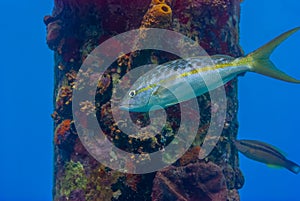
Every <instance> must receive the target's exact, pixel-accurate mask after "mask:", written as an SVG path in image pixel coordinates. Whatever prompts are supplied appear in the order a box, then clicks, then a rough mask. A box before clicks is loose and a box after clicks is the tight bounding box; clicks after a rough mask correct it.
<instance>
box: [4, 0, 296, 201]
mask: <svg viewBox="0 0 300 201" xmlns="http://www.w3.org/2000/svg"><path fill="white" fill-rule="evenodd" d="M52 7H53V4H52V1H51V0H50V1H34V0H27V1H19V2H17V1H1V3H0V9H1V12H0V19H1V20H0V27H1V31H0V38H1V50H0V51H1V68H0V70H1V79H0V84H1V86H2V87H1V92H2V93H1V98H0V106H1V115H0V129H1V130H0V133H1V139H0V159H1V163H0V201H50V200H52V198H51V191H52V185H53V184H52V165H53V146H52V135H53V134H52V133H53V132H52V129H53V128H52V119H51V118H50V114H51V113H52V111H53V108H52V90H53V53H52V52H51V51H50V50H49V49H48V47H47V46H46V43H45V35H46V32H45V25H44V24H43V22H42V19H43V16H44V15H46V14H49V13H50V12H51V10H52ZM296 26H300V1H298V0H290V1H283V0H264V1H260V0H245V1H244V2H243V3H242V16H241V24H240V28H241V29H240V36H241V45H242V47H243V49H244V50H245V52H246V53H248V52H250V51H252V50H254V49H256V48H257V47H259V46H261V45H262V44H264V43H265V42H267V41H269V40H270V39H272V38H273V37H275V36H277V35H278V34H280V33H282V32H284V31H286V30H288V29H290V28H293V27H296ZM299 58H300V33H297V34H295V35H294V36H292V37H291V38H290V39H289V40H288V41H286V42H285V43H284V44H283V45H281V46H280V47H279V49H278V50H277V51H276V52H275V53H274V54H273V56H272V59H273V61H274V62H275V63H276V65H277V66H278V67H279V68H280V69H282V70H284V71H286V72H288V73H289V74H291V75H293V76H296V77H297V78H300V64H299ZM239 80H240V81H239V100H240V109H239V122H240V130H239V138H243V139H258V140H262V141H265V142H268V143H271V144H274V145H276V146H278V147H279V148H280V149H282V150H284V151H285V152H286V153H288V158H290V159H291V160H293V161H295V162H298V163H300V155H299V154H300V148H299V141H300V132H299V131H300V122H299V120H300V118H299V114H300V85H294V84H289V83H284V82H281V81H278V80H274V79H271V78H266V77H264V76H260V75H256V74H254V73H248V74H247V75H246V76H244V77H241V78H240V79H239ZM240 159H241V160H240V163H241V168H242V170H243V173H244V175H245V178H246V183H245V185H244V187H243V189H242V190H241V191H240V194H241V199H242V201H252V200H257V201H260V200H272V201H281V200H282V201H283V200H293V201H297V200H300V196H299V193H298V191H299V186H300V175H294V174H293V173H291V172H289V171H287V170H285V169H279V170H277V169H271V168H269V167H267V166H266V165H264V164H261V163H257V162H255V161H251V160H249V159H247V158H245V157H243V156H241V157H240Z"/></svg>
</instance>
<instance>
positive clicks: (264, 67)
mask: <svg viewBox="0 0 300 201" xmlns="http://www.w3.org/2000/svg"><path fill="white" fill-rule="evenodd" d="M299 30H300V27H297V28H294V29H292V30H290V31H287V32H285V33H283V34H281V35H280V36H278V37H276V38H274V39H273V40H271V41H270V42H268V43H267V44H265V45H264V46H262V47H260V48H259V49H257V50H255V51H254V52H252V53H250V54H248V55H247V56H246V57H244V58H243V59H242V60H245V62H248V63H250V66H251V71H253V72H256V73H259V74H263V75H266V76H269V77H272V78H275V79H279V80H283V81H286V82H292V83H300V80H297V79H295V78H293V77H291V76H289V75H287V74H286V73H284V72H282V71H281V70H279V69H278V68H276V66H275V65H274V64H273V62H272V61H271V60H270V55H271V54H272V52H273V51H274V50H275V48H276V47H278V45H280V44H281V43H282V42H283V41H285V40H286V39H287V38H288V37H289V36H291V35H292V34H294V33H295V32H297V31H299Z"/></svg>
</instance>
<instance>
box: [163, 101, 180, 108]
mask: <svg viewBox="0 0 300 201" xmlns="http://www.w3.org/2000/svg"><path fill="white" fill-rule="evenodd" d="M177 103H178V102H171V103H168V104H166V105H165V106H166V107H169V106H172V105H175V104H177Z"/></svg>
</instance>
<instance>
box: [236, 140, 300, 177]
mask: <svg viewBox="0 0 300 201" xmlns="http://www.w3.org/2000/svg"><path fill="white" fill-rule="evenodd" d="M234 145H235V147H236V148H237V150H238V151H239V152H240V153H242V154H243V155H245V156H246V157H248V158H250V159H252V160H255V161H259V162H262V163H265V164H267V165H268V166H272V167H273V166H274V167H284V168H286V169H288V170H289V171H291V172H293V173H295V174H298V173H299V172H300V166H299V165H298V164H296V163H294V162H293V161H290V160H288V159H287V158H286V157H285V156H284V154H283V153H282V151H280V150H279V149H278V148H277V147H275V146H273V145H270V144H267V143H265V142H260V141H257V140H235V141H234Z"/></svg>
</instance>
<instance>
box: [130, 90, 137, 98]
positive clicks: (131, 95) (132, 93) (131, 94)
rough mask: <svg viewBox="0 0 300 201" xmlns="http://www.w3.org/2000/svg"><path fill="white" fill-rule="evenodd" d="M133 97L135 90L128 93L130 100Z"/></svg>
mask: <svg viewBox="0 0 300 201" xmlns="http://www.w3.org/2000/svg"><path fill="white" fill-rule="evenodd" d="M135 95H136V91H135V90H131V91H130V92H129V96H130V97H131V98H133V97H134V96H135Z"/></svg>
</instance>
